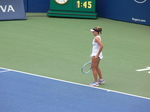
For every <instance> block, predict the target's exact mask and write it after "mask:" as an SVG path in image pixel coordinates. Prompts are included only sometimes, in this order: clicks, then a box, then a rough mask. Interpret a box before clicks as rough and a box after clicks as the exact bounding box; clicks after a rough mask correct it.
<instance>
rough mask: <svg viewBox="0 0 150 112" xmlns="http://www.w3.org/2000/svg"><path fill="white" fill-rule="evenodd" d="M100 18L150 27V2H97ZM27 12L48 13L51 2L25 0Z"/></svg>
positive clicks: (137, 0) (127, 0)
mask: <svg viewBox="0 0 150 112" xmlns="http://www.w3.org/2000/svg"><path fill="white" fill-rule="evenodd" d="M96 2H97V4H96V11H97V13H98V16H99V17H104V18H110V19H115V20H121V21H127V22H133V23H139V24H144V25H150V0H96ZM24 3H25V9H26V12H47V11H48V10H49V5H50V0H24Z"/></svg>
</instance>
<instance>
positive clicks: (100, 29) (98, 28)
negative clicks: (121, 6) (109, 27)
mask: <svg viewBox="0 0 150 112" xmlns="http://www.w3.org/2000/svg"><path fill="white" fill-rule="evenodd" d="M96 29H97V30H98V31H99V33H100V34H102V28H101V27H99V26H98V27H96Z"/></svg>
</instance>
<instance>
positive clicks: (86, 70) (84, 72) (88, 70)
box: [81, 61, 92, 74]
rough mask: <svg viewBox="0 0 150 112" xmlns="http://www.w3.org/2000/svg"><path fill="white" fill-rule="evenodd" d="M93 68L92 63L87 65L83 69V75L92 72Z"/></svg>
mask: <svg viewBox="0 0 150 112" xmlns="http://www.w3.org/2000/svg"><path fill="white" fill-rule="evenodd" d="M91 66H92V64H91V61H89V62H87V63H85V64H84V65H83V66H82V68H81V72H82V73H83V74H88V73H89V72H90V71H91V70H92V67H91Z"/></svg>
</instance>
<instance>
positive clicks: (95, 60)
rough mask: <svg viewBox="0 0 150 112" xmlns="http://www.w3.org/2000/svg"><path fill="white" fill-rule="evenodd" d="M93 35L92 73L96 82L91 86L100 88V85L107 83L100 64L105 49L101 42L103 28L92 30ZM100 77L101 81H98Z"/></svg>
mask: <svg viewBox="0 0 150 112" xmlns="http://www.w3.org/2000/svg"><path fill="white" fill-rule="evenodd" d="M90 31H91V32H92V33H93V35H94V39H93V42H92V44H93V48H92V53H91V55H90V57H91V58H92V72H93V76H94V82H93V83H91V84H90V86H99V84H102V83H104V82H105V80H104V79H103V77H102V72H101V70H100V68H99V63H100V60H101V59H103V55H102V49H103V47H104V46H103V44H102V41H101V37H100V34H102V28H101V27H95V28H93V29H91V30H90ZM98 77H99V79H98Z"/></svg>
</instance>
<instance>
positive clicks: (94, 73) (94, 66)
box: [92, 56, 100, 82]
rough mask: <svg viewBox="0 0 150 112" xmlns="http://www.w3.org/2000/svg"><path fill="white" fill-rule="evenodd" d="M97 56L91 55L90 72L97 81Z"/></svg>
mask: <svg viewBox="0 0 150 112" xmlns="http://www.w3.org/2000/svg"><path fill="white" fill-rule="evenodd" d="M99 60H100V59H99V58H95V56H93V57H92V72H93V76H94V82H98V74H99V73H100V71H97V70H98V64H99Z"/></svg>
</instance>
